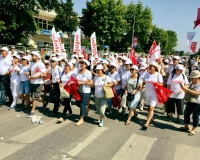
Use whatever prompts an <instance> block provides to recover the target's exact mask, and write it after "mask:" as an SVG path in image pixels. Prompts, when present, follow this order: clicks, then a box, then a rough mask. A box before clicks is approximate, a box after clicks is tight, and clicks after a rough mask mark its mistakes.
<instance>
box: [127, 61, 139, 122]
mask: <svg viewBox="0 0 200 160" xmlns="http://www.w3.org/2000/svg"><path fill="white" fill-rule="evenodd" d="M130 71H131V77H130V78H129V80H128V85H127V90H126V92H125V93H127V94H128V95H127V102H128V107H129V114H128V119H127V121H126V123H125V125H129V124H130V122H131V118H132V117H133V116H134V111H135V109H136V107H137V105H138V103H139V102H140V97H141V90H142V80H141V78H140V76H139V75H138V67H137V66H136V65H133V66H132V67H131V70H130ZM135 114H137V113H136V111H135Z"/></svg>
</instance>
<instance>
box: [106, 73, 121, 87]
mask: <svg viewBox="0 0 200 160" xmlns="http://www.w3.org/2000/svg"><path fill="white" fill-rule="evenodd" d="M108 76H109V77H110V78H111V81H112V82H117V81H121V78H120V75H119V73H118V72H114V73H113V74H111V72H109V73H108ZM114 89H115V90H118V89H121V84H119V85H117V86H114Z"/></svg>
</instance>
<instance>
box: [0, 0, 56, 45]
mask: <svg viewBox="0 0 200 160" xmlns="http://www.w3.org/2000/svg"><path fill="white" fill-rule="evenodd" d="M57 3H58V0H45V1H44V0H38V1H35V0H2V1H0V36H1V38H0V43H7V44H16V43H19V42H25V41H26V40H27V38H28V35H29V34H32V35H34V34H35V33H36V32H37V24H36V22H35V18H34V17H35V16H37V15H38V12H39V9H41V10H51V9H54V7H55V6H56V5H57Z"/></svg>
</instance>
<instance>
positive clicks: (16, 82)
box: [8, 54, 20, 110]
mask: <svg viewBox="0 0 200 160" xmlns="http://www.w3.org/2000/svg"><path fill="white" fill-rule="evenodd" d="M19 61H20V56H19V55H18V54H16V55H14V56H13V65H12V66H11V68H10V87H11V92H12V97H13V101H12V104H11V106H10V107H9V108H8V110H13V109H16V104H17V100H18V94H19V86H20V76H19V71H20V68H19Z"/></svg>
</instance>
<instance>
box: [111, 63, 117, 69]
mask: <svg viewBox="0 0 200 160" xmlns="http://www.w3.org/2000/svg"><path fill="white" fill-rule="evenodd" d="M110 66H114V67H115V68H118V66H117V64H116V63H114V62H110Z"/></svg>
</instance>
